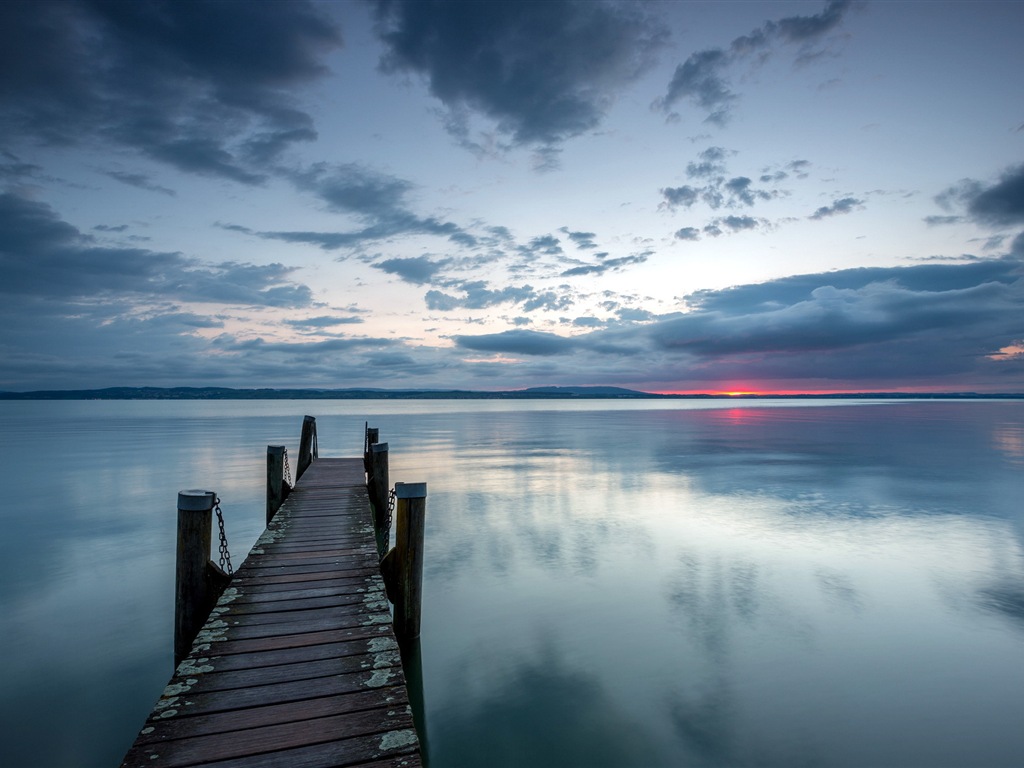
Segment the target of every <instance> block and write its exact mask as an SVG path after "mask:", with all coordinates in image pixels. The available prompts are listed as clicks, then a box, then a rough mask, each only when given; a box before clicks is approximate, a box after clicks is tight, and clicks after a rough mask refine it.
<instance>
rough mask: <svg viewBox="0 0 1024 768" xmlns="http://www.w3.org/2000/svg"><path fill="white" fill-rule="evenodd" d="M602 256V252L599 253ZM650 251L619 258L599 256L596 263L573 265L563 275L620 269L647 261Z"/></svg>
mask: <svg viewBox="0 0 1024 768" xmlns="http://www.w3.org/2000/svg"><path fill="white" fill-rule="evenodd" d="M598 255H599V256H602V254H598ZM650 255H651V254H650V252H646V253H637V254H633V255H631V256H620V257H618V258H614V259H609V258H599V259H598V261H597V263H595V264H582V265H580V266H578V267H572V268H571V269H567V270H565V271H564V272H562V275H561V276H562V277H573V276H576V275H603V274H604V273H605V272H608V271H618V270H621V269H622V268H623V267H627V266H630V265H632V264H643V263H644V262H645V261H647V257H648V256H650Z"/></svg>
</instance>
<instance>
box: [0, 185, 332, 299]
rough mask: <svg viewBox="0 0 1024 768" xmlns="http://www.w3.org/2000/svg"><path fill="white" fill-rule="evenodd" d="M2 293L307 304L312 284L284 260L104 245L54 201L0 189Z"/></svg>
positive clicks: (22, 296)
mask: <svg viewBox="0 0 1024 768" xmlns="http://www.w3.org/2000/svg"><path fill="white" fill-rule="evenodd" d="M0 232H4V233H5V237H4V239H3V242H2V243H0V274H2V275H3V277H4V279H3V280H2V281H0V293H3V294H5V295H7V296H8V297H9V299H8V300H9V301H18V302H26V301H30V300H32V299H48V300H55V299H57V300H62V301H75V300H82V299H91V300H98V299H102V298H105V297H116V298H118V299H122V300H123V299H124V298H125V297H126V296H127V295H131V296H134V297H135V298H136V299H137V300H142V299H149V300H159V301H167V300H180V301H197V302H227V303H231V304H242V305H247V306H276V307H302V306H307V305H309V304H310V303H311V301H312V294H311V292H310V290H309V288H308V287H306V286H304V285H297V284H295V283H292V282H290V280H289V276H290V274H291V273H292V272H293V271H294V270H293V269H291V268H288V267H284V266H283V265H281V264H267V265H261V266H257V265H252V264H239V263H236V262H223V263H220V264H204V263H202V262H200V261H198V260H196V259H190V258H187V257H185V256H183V255H182V254H180V253H166V252H158V251H150V250H145V249H139V248H110V247H104V246H100V245H97V244H96V243H95V242H94V240H93V238H92V237H91V236H89V235H85V234H82V233H81V232H80V231H79V230H78V229H77V228H75V227H73V226H72V225H70V224H68V223H67V222H65V221H63V220H61V219H60V218H59V216H58V215H57V214H56V212H55V211H54V210H53V209H52V208H50V207H49V206H48V205H46V204H44V203H40V202H36V201H33V200H28V199H25V198H23V197H19V196H17V195H14V194H10V193H5V194H0Z"/></svg>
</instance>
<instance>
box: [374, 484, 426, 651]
mask: <svg viewBox="0 0 1024 768" xmlns="http://www.w3.org/2000/svg"><path fill="white" fill-rule="evenodd" d="M395 495H396V500H397V507H396V509H395V518H396V519H395V548H394V549H392V550H391V551H390V552H388V554H387V556H386V557H385V558H384V561H383V562H382V563H381V570H382V571H383V573H384V578H385V580H390V581H391V582H392V588H391V590H389V592H390V593H391V594H392V595H394V599H393V600H392V602H393V603H394V604H395V617H394V624H395V634H396V635H397V636H398V640H399V642H400V643H401V642H405V641H409V640H415V639H416V638H418V637H419V636H420V615H421V610H420V609H421V606H422V602H423V600H422V598H423V532H424V530H425V527H426V525H425V524H426V516H427V515H426V512H427V484H426V483H395Z"/></svg>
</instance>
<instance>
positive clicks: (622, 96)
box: [0, 0, 1024, 393]
mask: <svg viewBox="0 0 1024 768" xmlns="http://www.w3.org/2000/svg"><path fill="white" fill-rule="evenodd" d="M1022 38H1024V3H1021V2H986V1H985V0H972V1H971V2H956V1H950V2H942V1H940V0H935V1H934V2H927V1H924V0H919V1H917V2H899V1H894V0H851V1H847V0H830V1H829V2H742V1H740V0H733V1H732V2H627V3H618V2H601V1H600V0H585V1H583V2H572V1H569V0H543V1H541V0H537V1H530V0H525V1H524V0H488V1H487V2H468V1H460V2H453V1H447V2H445V1H441V0H422V1H417V2H413V1H411V0H379V1H378V2H364V1H363V0H358V1H357V0H352V1H351V2H304V1H303V0H289V1H288V2H280V3H278V2H272V1H271V0H262V1H261V2H241V3H240V2H156V1H153V0H136V1H133V2H120V1H116V0H95V1H93V2H84V1H83V2H56V1H53V0H50V1H49V2H40V1H39V0H33V1H32V2H20V1H19V0H13V1H12V0H6V1H5V2H3V3H0V389H3V390H12V391H26V390H37V389H83V388H94V387H108V386H159V387H166V386H226V387H274V388H284V387H327V388H350V387H382V388H389V389H428V388H429V389H437V388H445V389H447V388H457V389H475V390H498V389H521V388H525V387H531V386H572V385H576V386H601V385H605V386H619V387H629V388H633V389H640V390H645V391H651V392H708V393H723V392H859V391H860V392H862V391H894V390H901V391H907V392H914V391H972V392H1024V77H1021V73H1022V72H1024V44H1022Z"/></svg>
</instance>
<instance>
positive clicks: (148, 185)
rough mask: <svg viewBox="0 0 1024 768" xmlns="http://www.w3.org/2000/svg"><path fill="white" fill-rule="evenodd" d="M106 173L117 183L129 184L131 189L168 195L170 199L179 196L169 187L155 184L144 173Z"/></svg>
mask: <svg viewBox="0 0 1024 768" xmlns="http://www.w3.org/2000/svg"><path fill="white" fill-rule="evenodd" d="M104 173H105V174H106V175H107V176H109V177H110V178H112V179H114V180H115V181H119V182H121V183H122V184H127V185H128V186H129V187H136V188H137V189H145V190H148V191H150V192H158V193H160V194H161V195H167V196H168V197H175V196H176V195H177V193H176V192H175V191H174V190H173V189H168V188H167V187H162V186H160V185H159V184H154V183H153V182H152V181H150V179H149V177H148V176H146V175H145V174H144V173H126V172H124V171H105V172H104Z"/></svg>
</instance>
